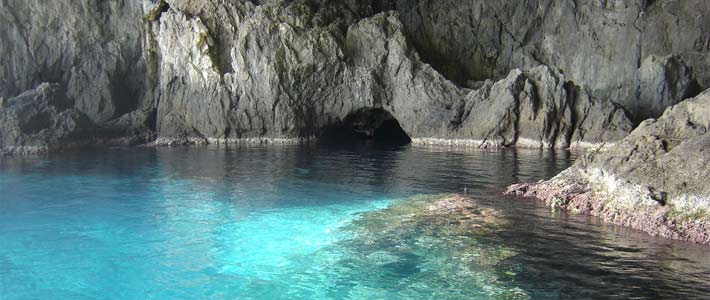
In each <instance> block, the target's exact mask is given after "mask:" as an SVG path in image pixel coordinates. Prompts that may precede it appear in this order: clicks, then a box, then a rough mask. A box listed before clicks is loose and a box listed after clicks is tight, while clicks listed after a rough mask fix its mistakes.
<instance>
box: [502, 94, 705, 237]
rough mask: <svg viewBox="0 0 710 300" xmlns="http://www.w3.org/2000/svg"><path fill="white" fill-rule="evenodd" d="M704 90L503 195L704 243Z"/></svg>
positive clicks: (652, 232)
mask: <svg viewBox="0 0 710 300" xmlns="http://www.w3.org/2000/svg"><path fill="white" fill-rule="evenodd" d="M709 129H710V91H706V92H704V93H702V94H700V95H699V96H697V97H695V98H693V99H690V100H686V101H684V102H682V103H680V104H678V105H675V106H673V107H671V108H669V109H667V110H666V111H665V113H663V116H661V117H660V118H658V119H650V120H646V121H644V122H643V123H641V125H640V126H639V127H638V128H637V129H636V130H634V131H633V132H632V133H631V134H630V135H629V136H628V137H626V138H624V139H623V140H622V141H620V142H619V143H617V144H616V145H614V146H610V147H605V148H599V149H595V150H593V151H590V152H589V153H587V154H586V155H585V156H584V157H582V158H580V159H579V160H578V161H577V162H576V163H575V164H574V166H572V167H571V168H569V169H568V170H565V171H564V172H562V173H560V174H559V175H557V176H556V177H554V178H552V179H551V180H549V181H546V182H540V183H535V184H521V185H514V186H512V187H511V188H510V189H509V190H508V193H510V194H515V195H523V196H532V197H537V198H541V199H543V200H545V201H546V202H547V203H548V204H549V205H550V206H554V207H561V208H566V209H569V210H572V211H577V212H582V213H590V214H594V215H599V216H601V217H602V218H604V219H605V220H607V221H609V222H613V223H617V224H620V225H624V226H629V227H633V228H636V229H640V230H643V231H647V232H649V233H651V234H654V235H660V236H663V237H668V238H674V239H681V240H688V241H692V242H696V243H703V244H710V186H709V185H708V178H710V168H709V167H708V166H710V152H708V149H709V148H710V134H709V133H708V130H709Z"/></svg>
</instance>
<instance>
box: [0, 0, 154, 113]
mask: <svg viewBox="0 0 710 300" xmlns="http://www.w3.org/2000/svg"><path fill="white" fill-rule="evenodd" d="M152 5H153V4H152V3H150V2H149V1H131V0H121V1H92V0H78V1H51V2H47V1H38V0H30V1H25V0H3V1H0V23H1V24H3V26H0V37H2V40H3V42H2V43H0V97H5V98H8V97H13V96H16V95H18V94H20V93H21V92H23V91H26V90H29V89H32V88H34V87H35V86H37V85H38V84H40V83H41V82H56V83H59V84H61V85H62V86H63V89H65V90H66V94H67V97H69V98H70V99H71V100H72V101H74V103H75V106H76V107H77V109H79V110H80V111H82V112H83V113H85V114H86V115H87V116H88V117H89V118H91V119H92V120H93V121H95V122H96V123H99V124H101V123H104V122H106V121H109V120H111V119H114V118H117V117H120V116H121V115H123V114H125V113H129V112H131V111H134V110H136V109H139V108H141V107H145V106H150V105H151V102H152V99H150V98H151V97H152V96H151V95H150V90H151V87H150V86H149V84H150V80H147V71H146V62H145V60H144V52H143V47H142V41H143V39H144V35H143V32H144V31H143V28H142V23H141V17H142V16H143V13H144V9H148V7H150V6H152Z"/></svg>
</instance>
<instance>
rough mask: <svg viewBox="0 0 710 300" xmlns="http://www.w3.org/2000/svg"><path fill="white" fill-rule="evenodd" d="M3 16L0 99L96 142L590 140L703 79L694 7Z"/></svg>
mask: <svg viewBox="0 0 710 300" xmlns="http://www.w3.org/2000/svg"><path fill="white" fill-rule="evenodd" d="M0 8H1V12H0V21H2V22H3V24H7V25H6V26H2V28H0V36H2V37H3V41H8V42H5V43H2V44H1V45H0V61H1V62H2V64H1V66H0V97H2V98H5V99H9V98H11V97H14V96H17V95H19V94H20V93H22V92H24V91H27V90H31V89H34V88H35V87H37V86H38V85H39V84H40V83H42V82H49V83H56V84H59V85H60V86H62V89H63V90H64V91H65V94H66V97H67V98H68V99H69V100H70V101H71V102H72V103H74V104H73V105H74V106H75V108H76V109H77V110H78V111H80V112H81V113H83V114H84V115H86V116H87V117H88V118H89V119H90V120H91V121H92V123H93V124H94V125H90V126H92V127H94V128H95V129H96V130H95V135H96V136H95V137H96V138H97V139H99V140H102V139H106V138H122V137H134V138H132V139H124V140H127V141H131V142H136V141H137V140H141V139H144V140H151V139H154V138H156V137H157V138H158V140H160V141H165V142H175V141H182V142H192V143H208V142H232V141H236V140H240V139H257V140H258V139H264V138H267V139H268V138H270V139H277V138H307V137H319V136H320V135H322V134H323V133H324V132H325V130H326V129H328V128H333V127H337V126H338V125H342V124H343V122H345V119H346V118H347V117H348V116H349V115H351V114H352V113H353V112H356V111H359V110H362V109H383V110H385V111H387V112H388V113H389V114H391V115H392V117H393V118H394V119H395V120H396V121H397V122H398V123H399V125H400V126H401V127H402V129H403V130H404V131H405V132H406V134H407V135H408V137H410V138H412V139H413V141H414V142H420V143H462V144H468V145H474V146H494V147H498V146H526V147H541V148H552V147H555V148H564V147H570V146H575V145H577V146H587V145H590V144H595V143H601V142H609V141H617V140H619V139H620V138H622V137H623V136H625V135H626V134H627V133H628V132H629V131H630V130H631V129H632V128H633V127H634V126H635V125H636V124H638V123H639V122H640V121H641V120H643V119H645V118H647V117H657V116H658V115H659V114H660V113H661V112H662V111H663V109H664V108H665V107H667V106H669V105H673V104H676V103H678V102H679V101H681V100H683V99H685V98H687V97H692V96H694V95H696V94H697V93H698V92H699V91H701V90H702V89H704V88H707V87H708V85H710V67H708V66H710V63H709V62H710V59H709V57H710V53H709V52H708V51H709V49H710V47H708V34H707V32H710V21H708V19H707V18H703V17H702V16H705V15H707V14H708V13H710V4H708V3H707V2H706V1H702V0H693V1H682V2H679V1H671V0H665V1H652V2H650V1H642V0H636V1H633V0H630V1H612V2H609V1H606V2H603V3H602V2H599V1H573V2H569V1H563V2H560V1H550V0H540V1H527V2H520V1H497V2H491V1H478V0H477V1H466V2H465V3H464V2H461V1H428V0H418V1H415V0H412V1H354V0H347V1H331V0H295V1H282V0H265V1H229V2H224V1H213V0H202V1H181V0H167V1H162V0H161V1H148V0H144V1H137V0H136V1H129V0H123V1H109V2H106V3H104V2H96V1H84V0H82V1H71V2H67V3H45V1H37V0H33V1H14V0H7V1H2V2H1V3H0ZM699 16H700V17H699ZM0 130H2V129H0ZM135 137H138V138H135Z"/></svg>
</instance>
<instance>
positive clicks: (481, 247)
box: [336, 195, 529, 299]
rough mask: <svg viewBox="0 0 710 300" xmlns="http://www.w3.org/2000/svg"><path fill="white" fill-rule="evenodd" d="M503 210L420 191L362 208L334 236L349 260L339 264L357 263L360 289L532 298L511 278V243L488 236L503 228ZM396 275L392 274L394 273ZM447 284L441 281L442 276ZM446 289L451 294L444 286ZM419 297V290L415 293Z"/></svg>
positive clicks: (352, 264) (349, 265)
mask: <svg viewBox="0 0 710 300" xmlns="http://www.w3.org/2000/svg"><path fill="white" fill-rule="evenodd" d="M504 225H505V219H504V218H503V216H501V214H500V212H498V211H496V210H494V209H491V208H487V207H484V206H482V205H480V204H479V203H478V202H477V201H476V200H475V199H471V198H468V197H464V196H460V195H436V196H417V197H412V198H409V199H404V200H401V201H399V202H396V203H394V204H392V205H391V206H389V207H387V208H384V209H381V210H377V211H372V212H367V213H363V214H362V215H361V216H359V218H357V219H355V220H354V221H352V222H351V223H350V224H348V225H347V226H345V227H343V228H341V229H342V230H343V231H344V232H349V233H352V235H353V237H352V238H351V239H348V240H345V241H343V242H340V243H338V245H337V247H338V249H339V250H340V251H343V252H344V253H345V255H344V257H347V260H344V261H341V262H339V263H337V264H336V265H342V266H343V267H347V268H352V269H356V270H361V272H358V273H360V274H365V275H366V276H367V278H358V279H357V281H356V282H361V283H362V284H363V286H362V287H360V288H363V289H367V288H370V287H372V288H375V287H378V288H381V287H383V286H384V287H387V286H388V285H391V286H392V288H395V287H396V289H397V290H399V291H411V292H412V293H416V291H419V290H421V291H424V292H425V291H426V288H427V287H428V286H429V285H434V286H436V290H439V291H441V293H442V294H441V295H438V296H439V297H440V298H442V299H447V297H452V296H453V295H459V296H460V295H461V294H466V295H467V296H468V297H472V298H478V297H481V298H487V299H529V296H528V295H527V293H525V292H524V291H523V290H522V289H520V288H517V287H514V286H512V285H510V279H511V278H510V277H511V276H514V274H515V270H513V268H512V267H511V266H510V265H508V264H506V263H505V262H506V260H507V259H509V258H511V257H513V256H515V255H516V254H517V252H516V251H515V249H511V248H508V247H506V246H504V245H500V244H497V243H493V242H490V241H486V240H485V238H486V237H487V236H490V235H491V234H493V233H495V232H496V231H499V230H501V229H502V226H504ZM393 273H394V274H397V275H398V276H396V277H395V278H400V279H399V280H397V281H396V282H386V280H392V278H393V276H391V274H393ZM444 283H445V285H441V284H444ZM446 291H450V292H451V294H446ZM412 297H413V298H421V297H422V295H416V294H413V295H412Z"/></svg>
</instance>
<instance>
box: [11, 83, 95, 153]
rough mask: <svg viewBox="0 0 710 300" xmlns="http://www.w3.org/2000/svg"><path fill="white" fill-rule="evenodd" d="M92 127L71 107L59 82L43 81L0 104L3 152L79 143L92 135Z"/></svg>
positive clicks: (31, 151) (26, 151) (42, 149)
mask: <svg viewBox="0 0 710 300" xmlns="http://www.w3.org/2000/svg"><path fill="white" fill-rule="evenodd" d="M92 128H93V124H92V123H91V121H90V120H89V119H88V118H87V117H86V116H85V115H84V114H83V113H81V112H79V111H78V110H77V109H75V108H73V107H72V103H71V102H70V101H68V100H67V99H66V97H65V96H64V94H63V91H62V90H61V89H60V85H59V84H49V83H42V84H40V85H39V86H38V87H37V88H36V89H33V90H29V91H26V92H24V93H22V94H20V95H19V96H17V97H13V98H10V99H7V100H6V101H3V103H2V106H0V129H2V130H0V154H6V153H37V152H45V151H47V150H51V149H57V148H64V147H71V146H76V145H80V144H81V143H85V142H88V141H89V139H90V138H91V137H92V132H91V131H92Z"/></svg>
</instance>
